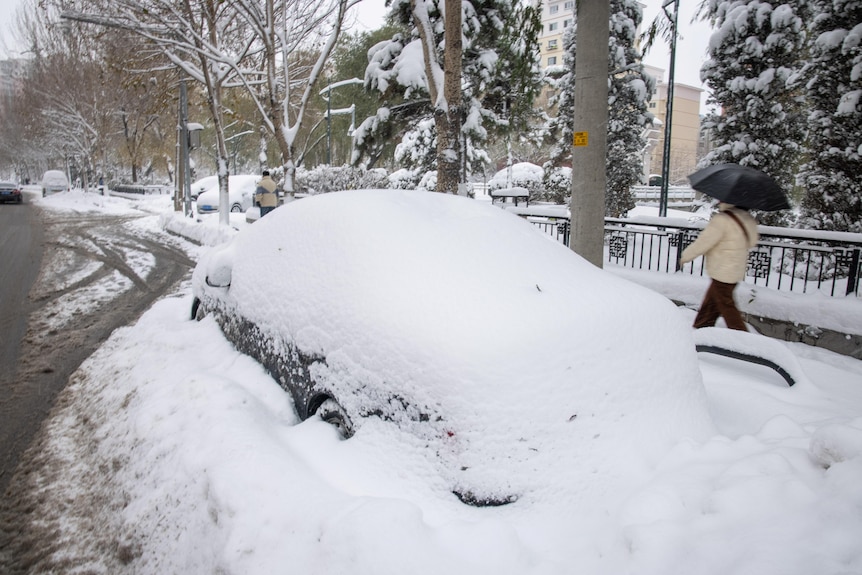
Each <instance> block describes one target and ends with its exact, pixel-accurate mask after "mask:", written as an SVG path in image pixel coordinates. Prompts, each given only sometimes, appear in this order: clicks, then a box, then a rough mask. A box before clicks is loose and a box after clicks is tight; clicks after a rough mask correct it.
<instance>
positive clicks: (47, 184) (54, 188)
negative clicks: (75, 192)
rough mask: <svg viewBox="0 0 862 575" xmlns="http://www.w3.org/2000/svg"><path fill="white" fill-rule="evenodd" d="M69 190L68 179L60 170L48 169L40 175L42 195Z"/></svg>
mask: <svg viewBox="0 0 862 575" xmlns="http://www.w3.org/2000/svg"><path fill="white" fill-rule="evenodd" d="M67 191H69V179H68V178H66V172H64V171H62V170H48V171H47V172H45V173H44V174H43V175H42V197H43V198H44V197H45V196H47V195H48V194H56V193H59V192H67Z"/></svg>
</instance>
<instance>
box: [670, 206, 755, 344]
mask: <svg viewBox="0 0 862 575" xmlns="http://www.w3.org/2000/svg"><path fill="white" fill-rule="evenodd" d="M718 209H719V212H718V213H717V214H715V215H714V216H713V217H712V218H711V219H710V220H709V224H707V226H706V227H705V228H704V229H703V232H701V234H700V236H698V238H697V239H696V240H695V241H694V243H692V244H691V245H690V246H688V247H687V248H686V249H685V250H684V251H683V252H682V257H681V258H680V259H679V263H680V265H682V264H685V263H687V262H690V261H692V260H693V259H695V258H696V257H698V256H701V255H702V256H705V257H706V273H707V274H708V275H709V277H710V278H712V283H711V284H710V286H709V288H708V289H707V290H706V295H705V296H704V298H703V302H702V303H701V304H700V310H698V312H697V317H695V319H694V327H696V328H701V327H712V326H714V325H715V322H716V320H717V319H718V317H719V316H721V317H723V318H724V321H725V323H726V324H727V327H729V328H730V329H738V330H742V331H747V330H746V328H745V322H744V321H743V320H742V314H741V313H740V312H739V309H737V307H736V303H735V302H734V301H733V290H734V288H736V284H737V283H739V282H741V281H742V280H743V279H744V278H745V271H746V268H747V267H748V250H749V249H751V248H753V247H754V246H756V245H757V241H758V239H759V236H758V233H757V222H756V221H755V219H754V218H753V217H752V216H751V214H750V213H748V210H747V209H746V208H742V207H738V206H734V205H732V204H726V203H724V202H721V203H719V204H718Z"/></svg>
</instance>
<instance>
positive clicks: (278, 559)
mask: <svg viewBox="0 0 862 575" xmlns="http://www.w3.org/2000/svg"><path fill="white" fill-rule="evenodd" d="M41 204H42V205H43V207H47V208H49V209H64V210H78V211H84V210H101V209H112V210H118V211H119V210H123V209H125V210H129V211H130V213H131V212H138V213H139V210H141V209H143V210H144V211H146V212H148V213H152V214H154V215H153V216H152V217H146V218H143V219H140V220H137V221H136V223H135V224H134V225H139V226H147V227H152V228H167V229H171V230H173V231H174V232H183V233H185V234H186V235H188V236H190V237H193V238H194V239H195V240H196V241H198V242H202V243H203V244H205V245H204V246H203V247H198V246H196V245H194V244H191V243H189V244H188V249H189V252H190V254H191V255H192V256H193V257H199V256H200V255H202V254H203V253H204V252H205V251H207V250H208V249H209V247H207V246H209V245H214V244H217V243H218V242H221V241H224V240H225V239H228V238H229V236H232V235H234V234H236V233H237V232H236V231H234V230H225V229H223V228H222V229H219V227H218V226H217V225H216V224H217V221H216V220H210V221H202V222H198V221H195V220H189V219H186V218H182V217H180V216H177V215H175V214H173V213H171V211H170V210H171V209H172V208H171V205H170V200H169V199H168V198H165V197H157V198H143V199H142V200H140V201H138V202H130V201H127V200H119V199H116V198H98V199H97V198H92V197H90V196H89V195H83V194H78V195H75V193H71V194H67V195H64V197H60V196H57V197H51V198H47V199H45V200H41ZM489 209H491V208H489ZM353 217H362V214H361V213H357V214H354V216H353ZM209 218H217V216H209ZM232 224H233V225H235V226H236V228H238V229H242V228H243V227H244V226H245V225H247V224H245V222H244V220H242V219H240V218H236V219H233V218H232ZM255 225H257V224H255ZM444 227H445V226H444ZM441 233H443V234H445V229H443V230H441ZM491 263H494V264H498V263H499V262H491ZM477 265H478V263H477ZM385 279H386V278H381V281H385ZM454 279H457V278H454ZM696 279H697V278H690V277H683V276H680V275H679V274H677V275H675V276H674V275H672V276H668V277H667V278H665V280H664V281H667V282H687V283H688V282H691V281H693V280H696ZM698 287H700V286H699V285H698ZM700 294H702V291H699V293H698V297H699V295H700ZM814 299H815V300H818V301H816V302H815V303H812V304H809V303H808V302H809V301H811V300H805V299H802V298H799V297H797V298H793V299H788V300H787V304H788V305H793V306H795V307H797V308H805V307H807V306H809V305H811V306H813V307H815V308H816V307H817V306H819V305H820V303H819V298H814ZM836 302H837V303H835V305H836V306H839V307H840V306H843V316H853V314H858V313H859V309H858V308H859V307H860V303H859V301H858V300H857V299H843V298H839V299H837V300H836ZM190 306H191V295H190V287H189V286H188V285H183V286H182V287H181V288H180V290H179V291H178V292H177V293H176V294H173V295H172V296H170V297H167V298H165V299H163V300H161V301H160V302H159V303H157V304H156V305H155V306H153V308H152V309H151V310H150V311H149V312H148V313H146V314H145V315H144V316H143V317H142V318H141V320H140V321H139V322H138V323H137V324H135V325H133V326H129V327H127V328H123V329H120V330H117V331H116V332H115V333H114V334H113V336H112V337H111V338H110V340H109V341H108V342H107V343H106V344H105V345H104V346H103V347H102V348H101V349H100V350H99V351H98V352H97V353H96V354H94V355H93V356H92V357H91V358H90V359H89V360H88V361H87V362H85V364H84V365H83V366H82V368H81V370H80V371H79V373H78V374H77V375H76V376H75V377H73V378H72V381H71V383H70V386H69V388H68V390H67V393H68V394H69V398H70V401H67V402H64V405H65V407H64V408H63V409H61V410H60V411H59V412H58V413H57V414H56V415H55V417H54V419H53V420H52V422H51V425H50V426H49V428H48V433H49V437H50V440H49V441H48V449H50V450H52V451H54V453H55V455H56V457H57V459H58V460H59V461H61V462H65V466H66V467H67V470H66V471H65V472H64V473H62V474H61V477H62V481H61V482H58V484H56V485H53V486H50V488H47V489H46V490H45V491H46V494H51V495H50V496H49V498H48V499H47V502H46V503H45V505H46V506H49V507H51V509H52V510H53V511H54V513H56V514H57V515H58V516H59V519H58V521H57V524H58V525H59V530H58V537H61V538H62V539H64V540H65V541H67V542H68V545H67V549H68V556H86V557H89V563H88V567H89V569H90V570H91V572H95V573H100V572H101V573H109V572H110V573H154V574H155V573H181V572H182V573H242V574H253V573H260V574H269V573H276V572H284V571H297V572H302V573H353V574H359V573H368V574H382V573H428V574H432V573H433V574H438V573H465V574H468V573H469V574H484V573H488V574H491V573H493V574H505V573H512V574H525V573H534V574H539V573H541V574H552V573H553V574H560V573H632V574H639V575H640V574H657V575H658V574H662V575H666V574H669V573H680V574H682V573H686V574H690V573H697V574H713V573H714V574H722V575H725V574H727V573H734V574H745V573H751V574H757V575H762V574H765V573H781V574H799V575H810V574H812V573H817V574H818V575H830V574H835V575H839V574H847V573H862V545H860V541H862V487H860V485H862V416H860V414H862V362H860V361H858V360H854V359H851V358H848V357H844V356H840V355H836V354H833V353H830V352H828V351H824V350H820V349H816V348H811V347H807V346H805V345H803V344H789V343H784V342H777V341H775V340H765V338H761V336H757V335H748V338H749V339H750V340H751V343H750V344H749V345H750V347H751V348H752V349H753V350H759V349H762V350H763V353H764V354H771V355H772V356H773V357H776V358H778V359H780V360H781V361H782V362H784V364H785V365H786V366H787V368H788V369H790V370H792V371H793V373H795V374H797V376H798V377H799V379H798V383H797V384H796V385H795V386H793V387H787V385H786V384H785V382H784V381H783V380H782V379H781V378H780V377H779V376H778V375H777V374H776V373H774V372H773V371H771V370H769V369H767V368H764V367H761V366H754V365H750V364H743V363H740V362H738V361H734V360H730V359H727V358H721V357H716V356H706V355H703V354H701V356H700V357H699V361H698V364H699V367H700V372H701V375H702V386H703V390H704V392H705V397H706V399H707V402H708V409H709V414H710V418H711V420H712V421H711V422H705V423H709V424H710V425H711V428H712V429H713V430H714V431H713V432H712V433H711V434H710V435H709V436H707V437H703V438H688V439H682V440H679V441H678V442H677V443H676V444H675V445H674V446H672V447H671V448H670V449H668V450H667V451H666V452H665V453H664V454H663V456H661V457H660V458H659V459H657V460H656V461H655V462H654V464H653V465H652V466H651V467H650V468H648V469H643V468H642V467H641V466H640V465H635V464H634V463H632V464H631V467H630V468H629V472H630V473H631V478H632V480H631V481H629V482H625V483H624V484H627V485H628V487H626V488H624V489H620V490H618V491H615V492H612V493H607V494H603V495H602V496H600V497H596V498H595V499H594V500H592V501H590V502H589V504H588V505H584V504H583V501H582V500H581V499H579V498H578V497H572V496H571V493H574V492H578V491H579V490H582V489H584V488H585V486H586V485H595V484H600V483H601V482H602V480H603V477H602V470H601V469H600V468H599V469H597V468H590V469H584V468H580V467H578V466H576V465H574V466H572V467H571V468H569V469H567V470H565V477H566V478H568V481H560V478H555V480H556V481H557V483H558V484H559V485H560V489H561V491H560V492H559V497H557V498H547V499H541V500H530V499H529V498H525V499H522V500H519V501H517V502H516V503H514V504H510V505H506V506H503V507H497V508H474V507H469V506H466V505H463V504H461V503H460V502H458V500H457V499H456V498H455V497H454V496H451V495H447V494H445V493H441V492H440V491H439V490H438V489H436V487H437V486H436V485H435V483H434V481H433V479H432V478H431V477H430V476H429V474H428V473H427V466H426V465H424V464H423V461H424V459H423V457H422V455H421V453H420V451H421V448H417V447H416V446H415V445H412V444H410V443H409V442H405V441H403V440H402V439H401V438H400V437H399V436H398V435H395V434H392V433H389V432H388V431H387V430H388V427H387V426H386V425H385V424H366V425H365V426H364V427H363V429H362V432H361V433H358V434H357V435H356V436H355V437H353V438H351V439H350V440H347V441H342V440H340V439H339V436H338V435H337V433H336V432H335V430H334V429H333V428H331V427H330V426H328V425H326V424H324V423H322V422H321V421H319V420H317V419H314V418H313V419H310V420H308V421H306V422H299V421H298V420H297V417H296V415H295V413H294V411H293V408H292V405H291V402H290V399H289V397H288V395H287V394H286V393H284V392H283V391H282V390H281V389H280V388H279V387H278V386H277V385H276V384H275V383H274V381H273V380H272V379H271V378H270V377H269V376H268V375H267V374H266V373H265V372H264V371H263V369H262V368H261V366H260V365H258V364H257V363H256V362H254V361H253V360H251V359H250V358H248V357H247V356H244V355H242V354H239V353H238V352H236V351H235V350H234V349H233V348H232V346H231V345H230V344H229V343H227V341H226V340H225V339H224V337H223V336H222V335H221V332H220V330H219V329H218V327H217V326H216V324H215V323H214V322H213V321H211V320H210V319H205V320H204V321H201V322H195V321H191V320H190V319H189V310H190ZM671 312H672V313H678V314H680V316H681V320H682V321H685V322H690V321H691V319H692V316H693V312H692V311H691V310H689V309H685V308H682V309H674V308H671ZM630 321H631V322H632V324H636V323H637V322H639V321H642V319H641V315H640V314H639V313H637V311H635V312H633V313H631V317H630ZM856 325H860V324H859V323H857V324H856ZM452 327H453V329H457V326H452ZM513 329H516V327H515V328H513ZM716 329H717V330H718V329H719V328H716ZM726 335H727V334H726V333H716V334H715V337H717V338H721V337H723V336H726ZM741 335H743V336H745V335H746V334H741ZM705 337H707V338H709V333H708V332H707V333H706V335H705ZM609 348H611V349H615V347H614V346H609ZM597 350H598V351H597V353H600V354H601V353H604V352H602V351H601V346H597ZM603 357H604V360H605V361H607V362H624V361H625V360H626V358H625V355H624V354H623V355H619V354H617V353H614V354H613V355H610V354H606V355H605V356H603ZM586 375H587V376H588V375H589V374H586ZM697 385H701V383H698V384H697ZM618 401H620V402H621V405H620V406H618V407H619V409H620V410H621V411H622V412H629V413H637V411H638V410H639V409H643V405H642V404H640V403H639V402H637V401H634V400H632V401H626V400H625V399H624V398H623V399H621V400H618ZM683 415H684V414H683ZM604 425H606V426H607V428H606V431H607V432H609V433H611V432H613V431H615V430H614V429H613V426H620V425H625V422H621V421H607V422H605V423H604ZM630 431H631V433H637V432H638V430H637V429H631V430H630ZM644 431H647V430H644ZM601 432H602V431H601V426H600V427H599V429H597V433H601ZM593 455H595V454H593ZM601 456H602V457H603V458H606V460H607V461H609V462H613V464H614V465H613V467H614V468H615V469H620V468H622V469H624V470H625V469H627V467H626V465H627V460H625V459H622V460H621V459H620V457H619V453H614V452H607V453H603V454H601ZM103 470H110V472H109V473H104V472H103ZM536 473H541V470H537V471H536ZM615 484H617V483H616V482H615ZM94 492H95V493H98V494H100V496H101V499H103V500H105V501H107V502H108V503H106V504H105V506H104V507H103V508H102V509H101V510H97V511H96V512H95V513H93V514H92V515H91V516H88V517H81V516H80V515H79V514H76V513H77V512H76V508H75V506H74V505H62V504H61V505H55V503H56V502H58V501H59V502H68V501H75V500H76V499H80V498H83V497H89V496H91V495H92V494H93V493H94ZM600 492H601V491H597V493H600ZM46 497H47V496H46ZM574 502H578V504H575V503H574ZM106 538H107V539H109V540H110V541H112V542H113V543H115V545H114V546H113V547H111V548H112V549H114V548H115V549H117V554H116V555H112V554H111V553H107V552H106V551H105V549H106V547H105V545H104V542H105V539H106ZM117 556H119V560H118V559H117Z"/></svg>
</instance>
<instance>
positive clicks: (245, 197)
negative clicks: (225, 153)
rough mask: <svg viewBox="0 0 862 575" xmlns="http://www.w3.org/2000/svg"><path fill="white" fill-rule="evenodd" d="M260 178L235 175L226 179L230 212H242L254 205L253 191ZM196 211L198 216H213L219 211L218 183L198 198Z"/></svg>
mask: <svg viewBox="0 0 862 575" xmlns="http://www.w3.org/2000/svg"><path fill="white" fill-rule="evenodd" d="M259 181H260V176H256V175H245V174H242V175H236V176H230V177H229V178H228V208H229V209H230V211H232V212H244V211H246V210H247V209H249V208H250V207H251V206H252V205H253V204H254V191H255V190H256V189H257V183H258V182H259ZM197 209H198V213H199V214H214V213H217V212H218V210H219V188H218V181H216V182H215V184H214V185H213V186H212V187H211V188H210V189H208V190H207V191H205V192H203V193H202V194H200V195H199V196H198V199H197Z"/></svg>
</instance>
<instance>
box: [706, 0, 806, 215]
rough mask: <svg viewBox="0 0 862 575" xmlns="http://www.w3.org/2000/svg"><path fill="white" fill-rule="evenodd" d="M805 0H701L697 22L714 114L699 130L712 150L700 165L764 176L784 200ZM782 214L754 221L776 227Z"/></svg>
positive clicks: (791, 173) (800, 136) (795, 153)
mask: <svg viewBox="0 0 862 575" xmlns="http://www.w3.org/2000/svg"><path fill="white" fill-rule="evenodd" d="M806 4H807V0H788V1H787V2H785V3H783V4H781V5H776V4H774V3H769V2H761V1H760V0H706V1H705V2H704V3H703V4H702V5H701V7H700V12H699V14H700V15H701V16H702V17H703V18H705V19H708V20H709V21H710V22H711V23H712V26H713V28H714V30H715V31H714V32H713V34H712V37H711V38H710V41H709V57H708V59H707V61H706V62H704V64H703V67H702V68H701V71H700V77H701V79H702V80H703V81H704V83H705V84H706V85H707V87H708V88H709V90H710V92H711V96H710V98H709V100H708V104H712V105H714V106H716V110H717V111H715V112H712V113H710V114H708V115H707V116H706V118H705V120H704V122H703V127H704V128H705V129H709V130H711V132H712V140H713V142H714V144H715V146H714V148H713V150H712V151H711V152H710V153H709V154H707V156H706V158H705V159H704V162H703V163H704V165H712V164H720V163H731V162H732V163H737V164H741V165H743V166H751V167H752V168H757V169H758V170H761V171H763V172H766V173H767V174H769V175H770V176H772V177H773V178H774V179H775V180H776V181H777V182H778V183H779V184H780V185H781V186H782V188H783V189H785V190H786V191H788V192H790V191H791V190H792V189H793V187H794V183H795V180H796V172H797V167H798V165H799V163H800V161H801V158H802V154H803V153H804V151H805V148H804V141H805V136H806V130H805V119H804V115H803V114H804V107H803V104H804V101H803V96H804V94H803V93H802V92H801V91H800V90H794V89H793V82H794V80H795V78H796V77H797V76H798V74H799V72H800V70H801V67H802V58H803V53H804V47H805V27H804V24H803V19H804V17H805V15H806V13H807V12H806ZM781 218H782V214H775V213H772V214H761V215H760V219H761V222H763V223H779V221H780V220H781Z"/></svg>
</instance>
